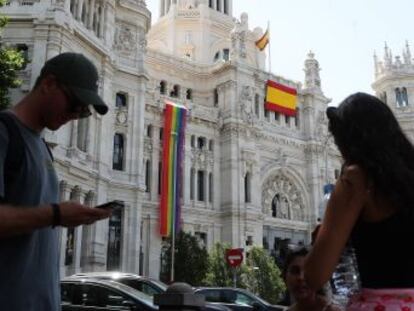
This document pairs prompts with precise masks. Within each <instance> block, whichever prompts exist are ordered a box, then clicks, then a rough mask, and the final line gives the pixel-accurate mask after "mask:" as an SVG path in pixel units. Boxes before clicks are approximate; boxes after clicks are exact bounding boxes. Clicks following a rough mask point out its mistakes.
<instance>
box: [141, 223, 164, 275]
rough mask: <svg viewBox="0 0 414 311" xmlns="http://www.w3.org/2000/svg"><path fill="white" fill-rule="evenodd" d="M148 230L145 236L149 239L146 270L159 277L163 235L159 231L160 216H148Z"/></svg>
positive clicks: (149, 273)
mask: <svg viewBox="0 0 414 311" xmlns="http://www.w3.org/2000/svg"><path fill="white" fill-rule="evenodd" d="M146 221H147V222H148V223H147V232H146V233H145V237H146V239H147V254H148V255H147V256H146V257H147V259H148V260H147V265H146V269H144V270H146V271H148V276H149V277H152V278H156V279H158V278H159V276H160V264H161V260H160V259H161V237H160V234H159V232H158V228H159V225H158V218H152V217H150V216H149V217H148V219H147V220H146Z"/></svg>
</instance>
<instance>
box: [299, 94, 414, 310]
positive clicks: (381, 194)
mask: <svg viewBox="0 0 414 311" xmlns="http://www.w3.org/2000/svg"><path fill="white" fill-rule="evenodd" d="M327 116H328V119H329V131H330V132H331V133H332V135H333V138H334V140H335V143H336V145H337V146H338V149H339V151H340V152H341V154H342V157H343V160H344V164H343V168H342V172H341V175H340V177H339V178H338V181H337V183H336V185H335V189H334V191H333V193H332V195H331V197H330V199H329V202H328V205H327V209H326V212H325V217H324V219H323V222H322V225H321V228H320V230H319V232H318V236H317V238H316V241H315V244H314V247H313V249H312V250H311V252H310V254H309V256H308V257H307V260H306V263H305V279H306V282H307V283H308V284H309V286H310V287H311V288H313V289H315V288H319V287H320V286H321V285H322V284H324V283H325V282H326V281H327V280H328V279H329V278H330V276H331V274H332V272H333V271H334V269H335V266H336V264H337V262H338V259H339V257H340V255H341V253H342V251H343V249H344V247H345V244H346V243H347V241H348V240H349V241H350V242H351V244H352V245H353V247H354V250H355V255H356V259H357V263H358V271H359V274H360V279H361V286H362V289H361V290H360V291H359V292H358V293H357V294H355V295H354V296H353V297H352V298H351V299H350V302H349V304H348V306H347V310H350V311H358V310H367V311H369V310H375V311H379V310H387V311H396V310H398V311H401V310H414V265H413V258H414V242H413V240H412V237H413V236H414V221H413V219H414V218H413V217H414V216H413V214H414V213H413V211H414V191H413V185H414V148H413V145H412V144H411V143H410V141H409V140H408V139H407V137H406V135H405V134H404V133H403V131H402V130H401V128H400V125H399V124H398V122H397V120H396V118H395V116H394V114H393V113H392V111H391V109H390V108H389V107H388V106H387V105H386V104H384V103H383V102H382V101H380V100H379V99H378V98H376V97H374V96H371V95H368V94H364V93H356V94H353V95H351V96H349V97H347V98H346V99H345V100H344V101H343V102H342V103H341V104H340V105H339V107H338V108H335V107H330V108H328V110H327Z"/></svg>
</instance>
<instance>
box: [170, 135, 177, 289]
mask: <svg viewBox="0 0 414 311" xmlns="http://www.w3.org/2000/svg"><path fill="white" fill-rule="evenodd" d="M172 135H173V141H174V150H175V152H174V154H177V145H178V144H177V137H178V134H177V133H176V132H174V133H172ZM173 187H174V191H173V193H174V197H175V200H176V199H177V196H176V192H177V183H176V182H174V185H173ZM175 200H173V208H172V218H173V219H172V224H171V226H172V228H171V231H172V233H171V234H172V237H171V276H170V282H171V283H172V282H174V277H175V276H174V263H175V222H176V217H177V215H176V201H175Z"/></svg>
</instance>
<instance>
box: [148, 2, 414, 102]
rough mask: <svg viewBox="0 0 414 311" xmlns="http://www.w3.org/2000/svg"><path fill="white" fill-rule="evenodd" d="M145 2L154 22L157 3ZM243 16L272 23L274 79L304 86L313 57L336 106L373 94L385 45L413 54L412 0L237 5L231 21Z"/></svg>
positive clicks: (255, 24)
mask: <svg viewBox="0 0 414 311" xmlns="http://www.w3.org/2000/svg"><path fill="white" fill-rule="evenodd" d="M146 2H147V6H148V8H149V10H150V11H151V13H152V22H153V23H155V22H156V21H157V19H158V14H159V11H158V2H159V0H147V1H146ZM242 12H246V13H248V15H249V28H250V29H251V30H252V29H254V28H255V27H262V28H263V29H265V28H266V27H267V23H268V21H269V22H270V36H271V37H270V40H271V63H272V72H273V73H274V74H277V75H281V76H283V77H285V78H288V79H292V80H294V81H301V82H303V81H304V72H303V67H304V61H305V59H306V57H307V54H308V52H309V51H310V50H312V51H313V52H314V53H315V58H316V59H317V60H318V61H319V64H320V67H321V69H322V70H321V80H322V90H323V91H324V93H325V95H326V96H327V97H328V98H331V99H332V104H338V103H339V102H340V101H341V100H343V99H344V98H345V97H346V96H347V95H349V94H352V93H354V92H357V91H363V92H368V93H373V90H372V88H371V84H372V82H373V81H374V61H373V54H374V51H376V52H377V55H378V56H379V58H381V59H382V57H383V51H384V43H385V42H387V44H388V46H389V47H390V48H391V50H392V52H393V55H394V56H395V55H401V56H402V50H403V48H404V47H405V44H406V41H408V43H409V44H410V46H411V48H412V54H413V55H414V15H413V14H414V0H393V1H390V0H284V1H280V0H233V16H234V17H236V18H240V14H241V13H242ZM266 51H267V49H266Z"/></svg>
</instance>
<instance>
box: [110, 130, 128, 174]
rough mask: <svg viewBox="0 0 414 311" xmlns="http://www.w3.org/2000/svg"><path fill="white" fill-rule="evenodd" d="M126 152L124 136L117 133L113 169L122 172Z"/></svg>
mask: <svg viewBox="0 0 414 311" xmlns="http://www.w3.org/2000/svg"><path fill="white" fill-rule="evenodd" d="M124 152H125V150H124V136H123V135H122V134H119V133H116V134H115V136H114V152H113V158H112V169H114V170H117V171H122V170H123V169H124Z"/></svg>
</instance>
